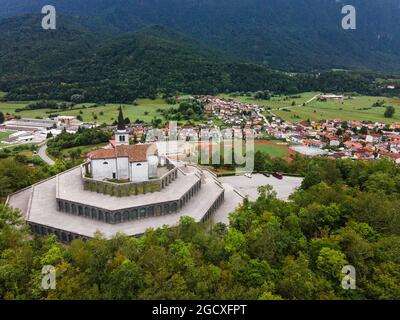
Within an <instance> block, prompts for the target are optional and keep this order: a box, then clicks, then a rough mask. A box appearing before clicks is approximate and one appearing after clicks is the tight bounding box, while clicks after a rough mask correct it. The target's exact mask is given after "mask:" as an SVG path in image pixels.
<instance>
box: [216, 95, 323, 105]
mask: <svg viewBox="0 0 400 320" xmlns="http://www.w3.org/2000/svg"><path fill="white" fill-rule="evenodd" d="M318 94H320V92H305V93H302V94H296V95H289V96H284V95H282V96H274V97H272V98H271V100H256V99H254V98H253V97H247V96H238V97H232V96H230V95H229V94H220V95H219V97H221V98H225V99H236V100H239V101H241V102H243V103H251V104H257V105H259V106H264V107H270V108H272V109H277V108H286V107H289V106H291V105H292V103H293V101H294V102H295V104H296V105H302V104H303V103H305V102H307V101H309V100H310V99H312V98H313V97H315V96H316V95H318ZM294 96H296V98H294ZM297 96H299V97H297Z"/></svg>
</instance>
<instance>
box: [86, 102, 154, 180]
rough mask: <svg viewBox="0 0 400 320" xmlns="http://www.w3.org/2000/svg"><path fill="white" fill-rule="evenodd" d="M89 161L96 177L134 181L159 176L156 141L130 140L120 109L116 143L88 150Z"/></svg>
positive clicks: (92, 173)
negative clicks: (150, 142)
mask: <svg viewBox="0 0 400 320" xmlns="http://www.w3.org/2000/svg"><path fill="white" fill-rule="evenodd" d="M88 161H89V165H90V172H91V178H93V179H96V180H116V181H126V180H127V181H132V182H133V181H146V180H149V179H152V178H156V177H157V167H158V165H159V163H160V161H159V158H158V155H157V148H156V145H155V144H136V145H130V144H129V134H128V131H127V130H126V127H125V125H124V117H123V114H122V110H121V109H120V110H119V116H118V128H117V131H116V133H115V144H112V146H111V147H110V148H104V149H99V150H96V151H93V152H91V153H89V154H88Z"/></svg>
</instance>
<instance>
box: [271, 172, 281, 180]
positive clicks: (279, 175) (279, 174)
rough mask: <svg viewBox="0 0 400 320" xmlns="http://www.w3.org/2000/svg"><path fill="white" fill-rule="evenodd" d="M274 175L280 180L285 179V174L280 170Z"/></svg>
mask: <svg viewBox="0 0 400 320" xmlns="http://www.w3.org/2000/svg"><path fill="white" fill-rule="evenodd" d="M272 175H273V176H274V177H275V178H277V179H279V180H282V179H283V174H282V173H280V172H274V173H273V174H272Z"/></svg>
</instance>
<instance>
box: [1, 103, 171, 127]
mask: <svg viewBox="0 0 400 320" xmlns="http://www.w3.org/2000/svg"><path fill="white" fill-rule="evenodd" d="M28 104H29V102H1V103H0V111H1V112H3V113H4V114H5V113H11V114H15V115H19V116H21V117H26V118H44V117H48V116H49V114H58V115H65V116H78V115H81V117H82V119H83V121H85V122H93V121H96V122H97V123H107V124H111V123H112V122H114V121H115V120H116V119H117V117H118V108H119V106H120V104H104V105H98V106H96V107H92V106H93V105H94V104H93V103H82V104H77V105H75V106H74V108H73V109H71V110H65V111H59V110H51V109H38V110H26V111H21V112H15V109H18V108H23V107H25V106H26V105H28ZM121 106H122V109H123V112H124V117H127V118H129V119H130V120H131V121H135V120H136V119H139V120H142V121H144V122H151V120H152V119H153V118H154V117H158V118H161V119H162V118H163V117H162V116H161V115H160V113H159V112H158V111H157V110H159V109H161V110H165V109H169V108H175V107H177V105H168V104H167V103H165V101H164V100H163V99H155V100H151V99H138V100H137V105H133V104H121Z"/></svg>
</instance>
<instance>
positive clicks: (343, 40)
mask: <svg viewBox="0 0 400 320" xmlns="http://www.w3.org/2000/svg"><path fill="white" fill-rule="evenodd" d="M47 4H48V1H46V0H19V1H15V0H0V6H1V8H2V10H1V11H0V16H4V17H14V16H16V15H19V14H22V13H36V14H39V13H40V11H41V8H42V6H43V5H47ZM51 4H52V5H54V6H55V7H56V8H57V12H58V13H59V14H64V15H70V16H79V17H82V18H83V21H84V22H85V24H86V25H87V26H88V27H91V28H94V29H96V30H99V29H103V30H108V31H109V32H112V33H115V34H117V33H120V32H132V31H137V30H139V29H141V28H143V27H148V26H151V25H155V24H157V25H163V26H166V27H168V28H171V29H173V30H176V31H180V32H183V33H185V34H187V35H190V36H192V37H194V38H195V39H197V40H201V41H203V42H205V43H207V44H208V45H210V46H213V47H216V48H220V49H221V50H224V51H225V52H226V53H229V54H234V55H236V56H238V57H241V58H243V59H246V60H251V61H253V62H256V63H262V64H265V65H267V66H269V67H270V68H273V69H282V70H286V71H311V70H314V69H319V70H320V69H323V70H326V69H329V68H346V69H350V68H351V69H354V68H356V69H373V70H376V71H384V72H399V71H400V61H399V59H398V54H399V52H400V36H399V35H400V24H399V23H398V16H399V14H400V7H399V0H353V1H351V3H347V2H344V1H340V0H313V1H310V0H296V1H293V0H246V1H242V0H163V1H160V0H146V1H142V0H130V1H127V0H53V1H52V2H51ZM346 4H351V5H354V6H355V7H356V9H357V30H350V31H348V30H347V31H345V30H343V29H342V28H341V20H342V17H343V15H342V14H341V11H342V7H343V6H344V5H346Z"/></svg>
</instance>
